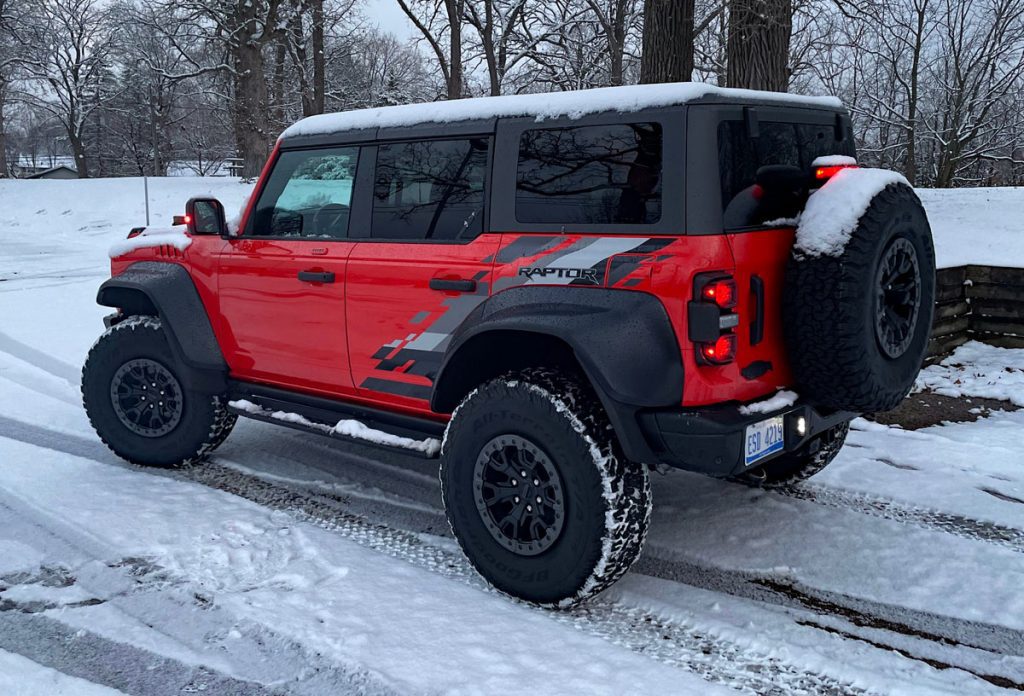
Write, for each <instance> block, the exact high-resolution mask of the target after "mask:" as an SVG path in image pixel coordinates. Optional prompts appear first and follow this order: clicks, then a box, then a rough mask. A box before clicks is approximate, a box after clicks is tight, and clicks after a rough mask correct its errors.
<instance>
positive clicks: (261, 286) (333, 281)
mask: <svg viewBox="0 0 1024 696" xmlns="http://www.w3.org/2000/svg"><path fill="white" fill-rule="evenodd" d="M358 156H359V148H358V147H332V148H321V149H315V150H292V151H282V152H281V153H280V154H279V156H278V157H277V160H276V162H275V164H274V167H273V169H272V171H271V173H270V175H269V176H268V177H267V179H266V182H265V184H264V185H263V187H262V189H261V190H260V191H258V192H257V194H258V196H259V198H258V200H257V203H256V205H255V207H254V208H253V209H252V211H251V213H250V219H249V220H248V221H247V222H246V227H245V229H243V230H242V231H241V234H240V236H238V237H235V238H232V239H231V240H230V241H229V243H228V244H227V245H226V246H225V248H224V251H223V252H222V253H221V256H220V266H219V272H218V276H219V281H218V283H219V285H218V288H219V289H218V296H219V300H220V323H221V325H220V332H221V334H222V336H223V340H222V345H224V348H225V356H224V357H225V359H226V360H227V363H228V366H229V368H230V370H231V375H232V376H233V377H235V378H238V379H243V380H251V381H257V382H263V383H268V384H274V385H279V386H284V387H291V388H297V389H303V390H307V391H315V392H326V393H330V394H344V393H345V392H350V391H351V389H352V376H351V373H350V370H349V364H348V347H347V343H346V339H345V264H346V262H347V259H348V256H349V253H350V252H351V250H352V242H350V241H348V239H347V237H348V228H349V212H350V209H351V203H352V186H353V181H354V178H355V171H356V164H357V160H358Z"/></svg>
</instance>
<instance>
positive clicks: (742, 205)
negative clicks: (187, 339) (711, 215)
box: [718, 121, 856, 229]
mask: <svg viewBox="0 0 1024 696" xmlns="http://www.w3.org/2000/svg"><path fill="white" fill-rule="evenodd" d="M759 131H760V136H759V137H757V138H751V137H750V136H749V135H748V134H747V127H746V124H745V123H744V122H743V121H723V122H722V123H721V124H720V125H719V126H718V171H719V175H720V176H721V185H722V218H723V219H722V223H723V226H724V227H725V228H726V229H736V228H741V227H752V226H756V225H762V224H764V223H766V222H774V221H777V220H780V219H788V218H793V217H795V216H796V214H797V213H798V212H799V211H800V209H801V208H802V206H803V201H802V200H799V199H790V200H780V199H779V198H771V197H764V196H762V195H761V194H762V192H761V191H759V190H757V189H756V188H755V186H754V178H755V176H756V174H757V170H758V169H759V168H760V167H763V166H764V165H767V164H788V165H793V166H796V167H800V168H801V169H803V170H804V171H806V172H807V173H808V175H810V171H811V163H812V162H813V161H814V160H815V159H816V158H818V157H822V156H825V155H849V156H851V157H853V156H855V154H856V152H855V150H854V146H853V138H852V137H851V136H850V135H849V134H847V135H846V136H845V137H844V138H843V139H842V140H837V139H836V131H835V128H834V127H833V126H831V125H818V124H807V123H782V122H773V121H762V122H761V123H760V127H759Z"/></svg>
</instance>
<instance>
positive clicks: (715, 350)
mask: <svg viewBox="0 0 1024 696" xmlns="http://www.w3.org/2000/svg"><path fill="white" fill-rule="evenodd" d="M700 355H701V357H702V358H704V360H706V361H707V362H709V363H711V364H712V365H724V364H726V363H729V362H732V361H733V360H734V359H735V358H736V334H731V333H728V334H722V335H721V336H719V337H718V340H717V341H715V342H714V343H704V344H702V345H701V347H700Z"/></svg>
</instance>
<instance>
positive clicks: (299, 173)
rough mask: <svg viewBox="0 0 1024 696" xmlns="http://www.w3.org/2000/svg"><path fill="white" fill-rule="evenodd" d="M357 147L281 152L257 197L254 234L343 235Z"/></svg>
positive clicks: (252, 229) (288, 235)
mask: <svg viewBox="0 0 1024 696" xmlns="http://www.w3.org/2000/svg"><path fill="white" fill-rule="evenodd" d="M358 158H359V148H355V147H341V148H330V149H318V150H297V151H286V152H282V153H281V155H280V156H279V157H278V158H277V162H276V163H275V164H274V169H273V170H272V171H271V173H270V177H269V178H268V179H267V183H266V185H265V186H264V187H263V191H262V192H261V193H260V197H259V201H258V202H257V203H256V212H255V215H254V217H253V221H254V222H253V225H252V228H251V230H250V232H249V233H250V234H253V235H257V236H274V237H345V236H346V235H347V234H348V218H349V206H350V204H351V200H352V181H353V179H355V172H356V162H357V160H358Z"/></svg>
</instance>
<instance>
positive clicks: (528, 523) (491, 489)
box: [473, 434, 565, 556]
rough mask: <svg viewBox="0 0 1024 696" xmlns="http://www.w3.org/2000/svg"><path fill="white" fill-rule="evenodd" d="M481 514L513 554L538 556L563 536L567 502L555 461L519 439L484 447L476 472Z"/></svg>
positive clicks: (512, 437) (509, 438)
mask: <svg viewBox="0 0 1024 696" xmlns="http://www.w3.org/2000/svg"><path fill="white" fill-rule="evenodd" d="M473 484H474V498H475V502H476V509H477V512H479V513H480V519H481V520H482V521H483V523H484V526H485V527H486V528H487V531H488V532H490V534H491V536H492V537H494V540H495V541H497V542H498V543H499V544H501V545H502V546H504V547H505V548H506V549H508V550H509V551H512V552H514V553H517V554H521V555H524V556H535V555H537V554H540V553H543V552H544V551H546V550H547V549H549V548H550V547H551V545H552V544H553V543H555V541H556V540H557V539H558V537H559V535H560V534H561V532H562V525H563V523H564V521H565V497H564V495H563V492H562V481H561V478H560V477H559V475H558V471H557V469H556V468H555V466H554V464H553V463H552V461H551V459H550V457H548V455H547V454H546V453H545V452H544V451H543V450H542V449H541V448H539V447H538V446H537V445H535V444H534V443H533V442H531V441H530V440H528V439H526V438H524V437H521V436H519V435H512V434H509V435H499V436H498V437H495V438H494V439H492V440H490V441H489V442H488V443H487V444H485V445H484V447H483V449H482V450H481V451H480V454H479V456H478V457H477V460H476V466H475V468H474V473H473Z"/></svg>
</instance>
